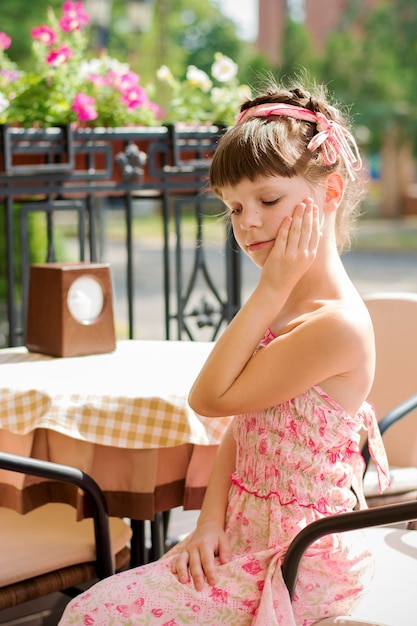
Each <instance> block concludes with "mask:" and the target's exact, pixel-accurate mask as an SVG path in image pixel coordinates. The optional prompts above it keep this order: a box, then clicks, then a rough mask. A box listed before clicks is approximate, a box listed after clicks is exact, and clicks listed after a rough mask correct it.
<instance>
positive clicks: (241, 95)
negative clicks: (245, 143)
mask: <svg viewBox="0 0 417 626" xmlns="http://www.w3.org/2000/svg"><path fill="white" fill-rule="evenodd" d="M237 71H238V66H237V65H236V63H235V62H234V61H232V59H230V58H229V57H227V56H225V55H224V54H222V53H220V52H216V54H215V55H214V62H213V64H212V66H211V76H209V75H208V74H207V73H206V72H203V71H202V70H200V69H198V68H197V67H195V66H194V65H189V66H188V68H187V73H186V76H185V79H184V80H182V81H180V80H177V79H176V78H174V76H173V75H172V73H171V70H170V69H169V67H167V66H166V65H162V66H161V67H160V68H159V70H158V71H157V78H158V79H159V80H160V81H161V82H162V83H164V84H166V85H168V86H169V87H170V89H171V99H170V102H169V106H168V110H167V114H166V116H165V119H166V120H167V121H178V120H181V121H183V122H223V123H225V124H227V125H231V124H233V122H234V118H235V116H236V112H237V111H238V107H239V104H240V103H241V102H243V101H244V100H246V99H247V98H250V97H251V93H250V88H249V87H248V86H247V85H241V84H240V83H239V81H238V79H237Z"/></svg>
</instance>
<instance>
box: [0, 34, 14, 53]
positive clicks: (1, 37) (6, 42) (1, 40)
mask: <svg viewBox="0 0 417 626" xmlns="http://www.w3.org/2000/svg"><path fill="white" fill-rule="evenodd" d="M11 43H12V40H11V38H10V37H9V35H6V33H3V32H0V50H7V48H9V47H10V44H11Z"/></svg>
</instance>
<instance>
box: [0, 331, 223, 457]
mask: <svg viewBox="0 0 417 626" xmlns="http://www.w3.org/2000/svg"><path fill="white" fill-rule="evenodd" d="M212 346H213V344H212V343H209V342H190V341H136V340H126V341H120V342H118V344H117V349H116V351H115V352H112V353H108V354H100V355H91V356H83V357H71V358H54V357H49V356H46V355H41V354H34V353H30V352H28V351H27V350H26V349H25V348H8V349H3V350H0V428H2V429H5V430H8V431H10V432H13V433H17V434H27V433H29V432H31V431H33V430H35V429H36V428H47V429H51V430H55V431H57V432H59V433H61V434H64V435H68V436H70V437H73V438H75V439H79V440H83V441H88V442H90V443H97V444H102V445H107V446H116V447H122V448H132V449H135V448H142V449H148V448H161V447H171V446H178V445H181V444H183V443H193V444H200V445H212V444H218V443H219V442H220V440H221V438H222V435H223V433H224V431H225V429H226V427H227V425H228V424H229V422H230V418H229V417H225V418H221V419H217V418H214V419H213V418H203V417H201V416H197V415H196V414H195V413H194V412H193V411H192V410H191V408H190V407H189V405H188V403H187V396H188V392H189V389H190V387H191V385H192V383H193V381H194V379H195V377H196V376H197V374H198V372H199V370H200V368H201V366H202V365H203V363H204V361H205V359H206V358H207V356H208V354H209V352H210V350H211V349H212Z"/></svg>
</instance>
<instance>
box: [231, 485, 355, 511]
mask: <svg viewBox="0 0 417 626" xmlns="http://www.w3.org/2000/svg"><path fill="white" fill-rule="evenodd" d="M232 484H233V485H234V486H235V487H237V488H238V489H240V490H241V491H243V492H245V493H247V494H249V495H251V496H254V497H255V498H259V499H260V500H269V499H271V498H276V499H277V500H278V502H279V504H280V506H290V505H291V504H297V505H298V506H300V507H301V508H303V509H313V510H315V511H317V512H318V513H321V514H323V515H328V514H333V513H343V512H346V511H350V510H352V508H351V507H340V509H339V508H338V509H337V510H335V507H334V506H329V503H328V501H327V498H324V497H322V498H319V499H318V500H317V501H316V502H309V503H307V504H303V503H302V502H300V501H299V500H298V498H296V497H295V496H294V497H293V498H290V499H288V500H284V499H283V498H282V497H281V494H280V493H279V492H278V491H270V492H269V493H268V494H267V495H264V494H260V493H259V492H258V491H252V490H251V489H248V488H247V487H245V485H243V484H242V483H241V482H240V481H239V480H238V479H237V478H235V477H234V476H232Z"/></svg>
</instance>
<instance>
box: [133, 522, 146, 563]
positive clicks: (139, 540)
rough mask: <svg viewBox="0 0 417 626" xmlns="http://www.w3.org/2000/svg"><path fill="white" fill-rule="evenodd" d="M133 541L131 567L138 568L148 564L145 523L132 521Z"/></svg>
mask: <svg viewBox="0 0 417 626" xmlns="http://www.w3.org/2000/svg"><path fill="white" fill-rule="evenodd" d="M130 527H131V528H132V539H131V541H130V567H138V566H139V565H144V564H145V563H147V562H148V556H147V550H146V542H145V521H144V520H137V519H131V520H130Z"/></svg>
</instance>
